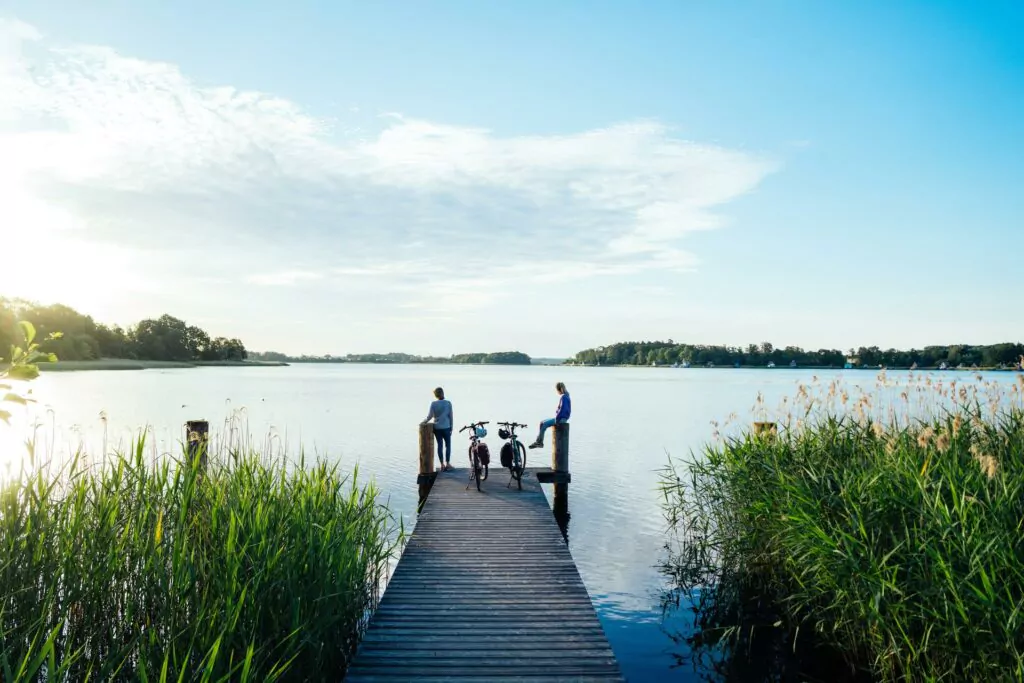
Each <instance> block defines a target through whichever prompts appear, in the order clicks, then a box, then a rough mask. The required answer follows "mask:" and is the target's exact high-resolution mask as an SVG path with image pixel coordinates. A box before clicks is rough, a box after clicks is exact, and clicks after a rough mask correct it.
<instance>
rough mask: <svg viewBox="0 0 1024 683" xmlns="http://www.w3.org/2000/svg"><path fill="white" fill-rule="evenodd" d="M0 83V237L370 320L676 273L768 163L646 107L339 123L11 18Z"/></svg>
mask: <svg viewBox="0 0 1024 683" xmlns="http://www.w3.org/2000/svg"><path fill="white" fill-rule="evenodd" d="M0 92H2V93H3V97H2V98H0V148H2V149H3V150H4V152H3V154H0V182H3V184H4V185H5V187H6V189H8V190H13V191H14V192H16V193H17V198H16V199H15V200H14V201H11V202H3V203H0V230H5V229H7V228H5V227H3V226H13V225H26V224H28V225H31V226H32V229H33V230H35V229H37V228H38V229H39V230H40V234H43V233H45V234H48V235H50V236H51V239H53V240H57V239H63V237H62V235H64V234H66V233H67V232H68V231H69V230H73V231H74V233H75V235H76V239H87V240H88V241H89V242H90V243H91V244H93V245H96V248H102V247H104V246H106V247H110V248H114V247H116V248H118V249H122V250H124V249H128V250H133V253H136V254H142V255H145V257H146V258H149V259H156V260H159V261H160V262H161V263H162V264H163V266H164V268H163V272H164V273H165V275H166V276H167V277H173V274H174V273H175V272H179V273H186V272H189V271H190V270H191V271H194V270H195V269H196V267H197V265H198V266H199V267H201V269H202V270H204V271H207V272H211V271H212V272H216V274H217V275H218V276H219V277H224V278H233V279H234V281H236V282H238V283H239V285H240V286H241V285H243V284H244V283H252V284H260V285H267V286H271V285H274V286H285V285H288V286H293V287H300V286H301V287H307V288H313V287H316V288H326V289H330V290H331V291H333V292H341V293H344V292H345V291H365V290H366V289H367V288H372V290H373V291H374V293H375V294H374V296H375V299H374V300H375V303H376V304H377V305H378V306H380V307H381V308H383V309H387V310H382V311H381V312H380V315H382V316H385V315H394V314H396V312H397V311H401V310H402V309H403V308H406V307H408V306H414V307H420V306H425V305H428V303H429V302H424V299H425V298H426V299H431V298H433V302H432V304H430V305H432V307H433V310H436V311H444V312H449V311H460V310H467V309H472V308H475V307H479V306H484V305H486V304H487V303H489V302H491V301H494V300H495V299H496V298H498V297H501V296H509V295H516V294H521V293H523V292H525V291H527V290H528V289H529V288H531V287H543V286H546V285H547V284H548V283H552V282H559V281H570V280H573V281H575V280H587V279H591V278H606V279H607V278H616V277H629V276H633V275H637V274H643V273H649V272H651V271H659V272H680V271H686V270H691V269H693V268H695V267H696V266H697V263H698V260H697V258H696V256H694V255H693V254H691V253H689V252H688V251H687V249H686V247H685V242H686V237H687V235H688V234H689V233H692V232H694V231H703V230H709V229H715V228H718V227H721V226H722V225H724V223H725V222H726V217H725V215H724V213H723V207H725V205H727V204H728V203H729V202H730V201H732V200H734V199H735V198H737V197H739V196H741V195H743V194H744V193H746V192H748V191H750V190H751V189H752V188H754V187H756V186H757V185H758V183H759V182H760V181H761V180H762V179H763V178H764V177H765V176H766V175H767V174H769V173H771V172H772V171H773V170H774V169H775V168H776V163H775V162H774V161H773V160H771V159H768V158H765V157H761V156H758V155H754V154H750V153H747V152H741V151H735V150H730V149H725V148H722V147H718V146H714V145H705V144H699V143H696V142H691V141H686V140H681V139H679V138H678V137H676V136H675V134H674V131H673V130H672V129H671V128H669V127H667V126H665V125H663V124H661V123H658V122H656V121H638V122H628V123H622V124H616V125H611V126H608V127H606V128H602V129H598V130H589V131H583V132H580V133H575V134H566V135H546V136H517V137H507V136H502V135H499V134H497V133H495V132H493V131H490V130H487V129H485V128H470V127H459V126H450V125H444V124H441V123H435V122H429V121H422V120H418V119H415V118H412V117H407V116H403V115H401V114H395V115H390V116H387V117H382V118H380V124H381V127H380V129H379V130H378V131H376V132H374V133H373V134H371V135H362V136H356V135H355V134H353V133H350V132H348V129H347V128H346V127H345V126H344V124H343V122H340V121H336V120H331V119H328V118H323V117H319V116H316V115H314V114H313V113H311V112H309V111H307V110H306V109H304V108H303V107H301V106H300V105H299V104H297V103H295V102H290V101H288V100H285V99H282V98H279V97H275V96H273V95H269V94H265V93H259V92H252V91H241V90H237V89H235V88H231V87H217V88H209V87H201V86H199V85H197V84H196V83H195V82H194V81H193V80H192V79H191V78H190V77H188V76H186V75H185V74H183V73H182V72H181V71H180V70H179V69H178V68H177V67H176V66H174V65H173V64H167V63H159V62H149V61H143V60H139V59H133V58H131V57H128V56H124V55H121V54H119V53H118V52H116V51H115V50H113V49H110V48H107V47H97V46H84V45H58V44H54V43H53V42H51V41H50V40H48V39H47V38H46V37H45V36H43V35H42V34H41V33H40V32H39V31H38V30H36V29H35V28H33V27H31V26H27V25H25V24H23V23H19V22H12V21H0ZM53 207H59V209H54V208H53ZM284 264H286V265H284ZM146 270H149V269H148V268H146V267H145V266H144V265H142V266H140V272H142V273H143V274H145V273H144V271H146ZM371 281H372V284H368V283H369V282H371ZM0 284H2V283H0ZM430 288H441V289H443V291H445V292H447V295H446V296H444V297H431V296H430V295H429V294H428V293H425V292H426V291H427V290H429V289H430Z"/></svg>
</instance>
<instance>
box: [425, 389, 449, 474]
mask: <svg viewBox="0 0 1024 683" xmlns="http://www.w3.org/2000/svg"><path fill="white" fill-rule="evenodd" d="M434 399H435V400H434V401H432V402H431V404H430V410H429V411H427V419H425V420H423V422H422V423H421V424H427V423H428V422H430V421H431V420H433V421H434V439H435V440H436V441H437V459H438V460H440V461H441V471H442V472H444V471H448V470H451V469H452V427H453V426H454V425H455V418H454V417H453V415H452V402H451V401H449V400H447V399H446V398H445V397H444V389H442V388H441V387H438V388H436V389H434Z"/></svg>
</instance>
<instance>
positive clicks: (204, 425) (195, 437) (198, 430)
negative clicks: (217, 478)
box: [185, 420, 210, 469]
mask: <svg viewBox="0 0 1024 683" xmlns="http://www.w3.org/2000/svg"><path fill="white" fill-rule="evenodd" d="M209 448H210V423H209V422H208V421H207V420H189V421H188V422H186V423H185V451H186V453H187V454H188V459H189V462H192V461H194V460H195V459H196V457H198V458H199V466H200V467H201V468H202V469H206V460H207V455H208V451H209Z"/></svg>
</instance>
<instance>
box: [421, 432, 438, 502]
mask: <svg viewBox="0 0 1024 683" xmlns="http://www.w3.org/2000/svg"><path fill="white" fill-rule="evenodd" d="M436 477H437V473H436V472H435V471H434V425H432V424H430V423H429V422H424V423H422V424H420V468H419V474H418V475H417V476H416V483H417V484H418V485H419V494H420V500H419V506H418V508H417V512H419V511H420V510H422V509H423V503H425V502H426V500H427V495H428V494H429V493H430V487H431V485H432V484H433V483H434V479H435V478H436Z"/></svg>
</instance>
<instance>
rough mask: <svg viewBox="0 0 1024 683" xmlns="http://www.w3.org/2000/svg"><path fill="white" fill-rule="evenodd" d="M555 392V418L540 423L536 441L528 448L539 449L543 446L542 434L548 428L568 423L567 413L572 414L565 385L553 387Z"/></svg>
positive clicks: (559, 384)
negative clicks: (556, 403)
mask: <svg viewBox="0 0 1024 683" xmlns="http://www.w3.org/2000/svg"><path fill="white" fill-rule="evenodd" d="M555 391H557V392H558V408H557V409H556V410H555V416H554V417H553V418H551V419H549V420H544V421H543V422H541V423H540V431H539V432H537V440H536V441H534V442H533V443H531V444H530V448H540V447H542V446H543V445H544V432H546V431H547V430H548V427H554V426H555V425H556V424H562V423H564V422H568V421H569V413H571V412H572V401H570V399H569V392H568V391H566V389H565V384H563V383H562V382H559V383H558V384H556V385H555Z"/></svg>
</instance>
